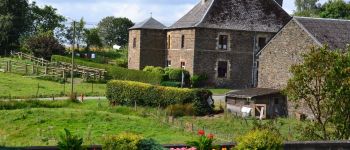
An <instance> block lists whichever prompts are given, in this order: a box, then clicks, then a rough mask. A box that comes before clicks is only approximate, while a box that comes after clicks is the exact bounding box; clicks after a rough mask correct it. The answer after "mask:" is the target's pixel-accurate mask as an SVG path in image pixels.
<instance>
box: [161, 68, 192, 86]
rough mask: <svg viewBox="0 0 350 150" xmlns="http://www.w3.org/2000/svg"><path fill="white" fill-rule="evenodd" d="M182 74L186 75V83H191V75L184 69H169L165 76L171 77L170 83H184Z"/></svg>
mask: <svg viewBox="0 0 350 150" xmlns="http://www.w3.org/2000/svg"><path fill="white" fill-rule="evenodd" d="M182 73H183V74H184V75H185V78H184V81H185V82H186V83H189V80H190V73H189V72H188V71H186V70H184V69H173V68H168V69H166V71H165V74H166V75H168V76H169V80H170V81H177V82H181V81H182Z"/></svg>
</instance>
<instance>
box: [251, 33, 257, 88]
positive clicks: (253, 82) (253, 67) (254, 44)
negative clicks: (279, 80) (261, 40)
mask: <svg viewBox="0 0 350 150" xmlns="http://www.w3.org/2000/svg"><path fill="white" fill-rule="evenodd" d="M255 50H256V32H254V39H253V65H252V86H253V87H255V65H254V64H255Z"/></svg>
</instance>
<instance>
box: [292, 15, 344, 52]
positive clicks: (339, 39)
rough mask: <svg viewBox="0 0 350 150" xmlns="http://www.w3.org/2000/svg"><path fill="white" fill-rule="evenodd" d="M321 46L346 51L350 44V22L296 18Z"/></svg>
mask: <svg viewBox="0 0 350 150" xmlns="http://www.w3.org/2000/svg"><path fill="white" fill-rule="evenodd" d="M294 18H295V20H297V23H299V24H300V25H302V26H303V27H304V28H305V29H306V30H307V31H308V32H309V33H310V34H311V35H312V36H313V37H315V38H316V39H317V40H318V42H320V43H321V44H328V45H329V47H330V48H331V49H337V48H340V49H344V48H346V46H347V44H349V43H350V21H349V20H340V19H324V18H309V17H294Z"/></svg>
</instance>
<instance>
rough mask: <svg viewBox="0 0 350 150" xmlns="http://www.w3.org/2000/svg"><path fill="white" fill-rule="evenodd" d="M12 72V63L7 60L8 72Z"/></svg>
mask: <svg viewBox="0 0 350 150" xmlns="http://www.w3.org/2000/svg"><path fill="white" fill-rule="evenodd" d="M11 71H12V63H11V60H9V72H11Z"/></svg>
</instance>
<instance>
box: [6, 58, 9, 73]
mask: <svg viewBox="0 0 350 150" xmlns="http://www.w3.org/2000/svg"><path fill="white" fill-rule="evenodd" d="M5 71H6V72H9V62H8V61H6V70H5Z"/></svg>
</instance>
